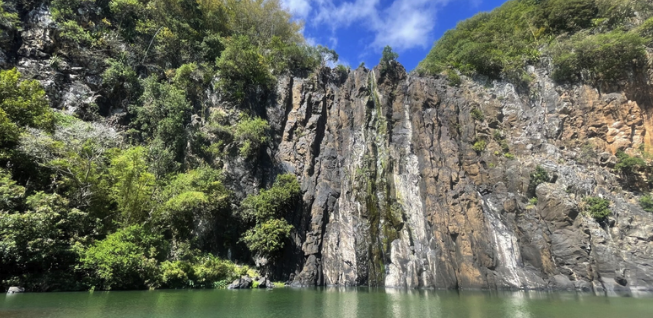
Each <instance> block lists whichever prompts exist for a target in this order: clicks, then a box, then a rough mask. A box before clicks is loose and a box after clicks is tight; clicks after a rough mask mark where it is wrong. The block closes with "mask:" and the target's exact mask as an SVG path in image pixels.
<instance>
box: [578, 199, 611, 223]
mask: <svg viewBox="0 0 653 318" xmlns="http://www.w3.org/2000/svg"><path fill="white" fill-rule="evenodd" d="M583 202H584V210H585V211H586V212H587V213H588V214H589V215H590V216H591V217H593V218H594V219H595V220H597V221H599V222H602V221H604V220H605V218H607V217H608V216H609V215H610V214H611V213H612V212H611V211H610V200H608V199H602V198H599V197H587V198H585V199H584V200H583Z"/></svg>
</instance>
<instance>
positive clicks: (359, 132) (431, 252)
mask: <svg viewBox="0 0 653 318" xmlns="http://www.w3.org/2000/svg"><path fill="white" fill-rule="evenodd" d="M530 73H531V75H532V76H533V77H534V78H535V81H534V82H533V83H532V85H531V87H530V89H529V92H528V93H523V92H522V93H520V92H517V91H516V89H515V88H514V87H513V86H512V85H511V84H509V83H505V82H497V81H489V80H487V79H483V78H477V79H469V78H465V79H464V81H463V83H462V84H461V85H460V86H458V87H452V86H449V85H448V84H447V80H446V79H444V78H434V77H419V76H417V75H412V74H407V73H406V71H405V70H404V69H403V67H401V66H400V65H398V64H393V65H391V66H390V67H389V68H387V70H385V71H383V70H382V69H381V68H380V67H376V68H375V69H373V70H368V69H365V68H358V69H356V70H351V71H350V72H349V74H348V75H347V76H346V77H345V76H344V75H342V74H339V73H337V72H336V71H333V70H330V69H328V68H324V69H322V70H320V71H318V72H317V73H316V74H314V75H313V76H311V77H309V78H283V79H281V80H280V81H279V86H278V91H277V94H276V96H277V102H276V104H275V105H276V106H274V107H269V108H268V110H267V112H268V116H267V117H268V118H270V119H271V120H272V125H273V127H277V128H278V131H277V135H276V140H277V143H276V144H275V146H274V149H272V150H271V153H272V154H273V155H272V157H273V160H274V165H275V166H276V167H278V169H279V171H288V172H292V173H294V174H296V175H297V176H298V177H299V179H300V181H301V185H302V190H303V191H304V195H303V206H302V209H301V210H298V211H296V212H295V215H292V216H289V218H290V219H291V220H292V222H293V224H294V225H295V231H294V233H293V239H292V244H290V246H289V247H288V250H287V251H286V253H285V257H284V259H283V260H282V261H281V262H280V265H279V268H278V270H277V272H278V273H280V274H281V275H282V276H284V278H288V277H290V278H291V279H292V281H293V285H295V286H314V285H336V286H360V285H368V286H386V287H404V288H460V289H473V288H489V289H501V288H518V289H575V290H592V291H595V292H601V293H603V292H605V293H610V292H616V291H640V290H650V289H653V268H652V266H653V214H651V213H648V212H645V211H643V210H642V209H641V208H640V206H639V205H638V204H637V198H638V197H639V195H641V193H639V192H637V191H635V190H633V189H632V187H631V184H629V182H628V180H624V179H623V177H622V176H620V175H618V174H616V173H615V172H614V169H613V167H614V164H615V162H616V160H617V159H616V158H615V156H614V154H615V152H616V151H617V150H618V149H621V150H624V151H626V152H627V153H632V154H634V153H639V152H638V151H639V150H640V149H648V148H647V147H648V146H650V142H648V141H649V140H651V138H650V137H651V136H650V134H651V132H652V130H651V128H652V127H651V125H650V122H651V120H650V118H649V115H648V114H649V113H650V110H651V107H652V106H653V105H648V104H646V103H645V102H641V101H642V100H645V99H642V98H639V100H640V103H641V104H640V103H638V102H637V101H636V100H631V98H630V96H629V95H628V94H627V93H625V92H626V91H628V90H624V91H617V92H610V93H606V92H599V91H598V90H597V89H594V88H592V87H590V86H585V85H577V86H558V85H556V84H555V83H554V82H552V80H550V79H549V77H548V73H547V71H546V70H545V69H534V68H532V69H531V70H530ZM631 90H633V89H632V88H631ZM642 90H647V91H648V92H651V88H650V87H649V86H647V85H646V84H642V85H641V86H640V87H639V88H638V89H635V90H634V91H636V92H638V94H640V95H641V93H642ZM632 99H635V98H632ZM479 112H480V114H482V116H478V113H479ZM474 113H476V114H477V115H473V114H474ZM480 117H482V118H480ZM481 140H482V141H484V142H485V147H484V149H479V147H474V144H477V146H478V142H479V141H481ZM642 145H643V146H642ZM474 148H476V149H474ZM538 165H539V166H541V167H543V168H544V169H545V170H546V171H547V172H548V174H549V176H551V177H552V178H551V182H548V183H543V184H540V185H539V186H537V188H536V189H535V191H534V193H532V194H530V195H529V191H528V186H529V175H530V174H531V173H532V172H533V171H534V170H535V167H536V166H538ZM586 196H600V197H603V198H607V199H609V200H610V201H611V202H612V203H611V211H612V216H611V217H610V218H608V220H607V221H606V222H603V223H599V222H597V221H595V220H594V219H593V218H591V217H590V216H588V215H587V214H586V213H584V212H583V209H582V199H583V198H584V197H586ZM532 197H535V198H537V202H534V200H533V199H532Z"/></svg>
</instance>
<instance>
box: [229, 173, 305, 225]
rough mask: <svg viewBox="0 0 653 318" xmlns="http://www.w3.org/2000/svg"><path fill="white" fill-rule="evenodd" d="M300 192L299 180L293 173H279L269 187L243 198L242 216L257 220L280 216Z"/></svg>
mask: <svg viewBox="0 0 653 318" xmlns="http://www.w3.org/2000/svg"><path fill="white" fill-rule="evenodd" d="M300 194H301V188H300V185H299V182H298V181H297V178H296V177H295V176H294V175H293V174H289V173H288V174H282V175H279V176H277V179H276V181H275V182H274V184H273V185H272V187H271V188H270V189H268V190H261V192H260V193H259V194H258V195H249V196H247V198H245V200H243V202H242V204H241V206H242V214H243V217H244V218H245V219H246V220H253V219H255V220H257V222H264V221H267V220H269V219H272V218H282V217H284V216H285V214H286V212H288V211H289V210H291V209H293V208H294V206H295V204H296V203H297V200H298V199H299V195H300Z"/></svg>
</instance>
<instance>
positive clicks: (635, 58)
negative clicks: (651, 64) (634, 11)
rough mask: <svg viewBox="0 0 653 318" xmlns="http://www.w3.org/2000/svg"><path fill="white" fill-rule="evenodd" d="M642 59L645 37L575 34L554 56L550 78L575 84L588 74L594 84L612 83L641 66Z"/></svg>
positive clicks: (614, 32) (631, 33)
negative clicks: (584, 74)
mask: <svg viewBox="0 0 653 318" xmlns="http://www.w3.org/2000/svg"><path fill="white" fill-rule="evenodd" d="M645 59H646V52H645V50H644V38H642V37H641V36H640V35H639V34H637V33H635V32H623V31H620V30H616V31H612V32H609V33H605V34H596V35H588V36H583V35H577V36H575V37H572V38H571V39H570V42H569V43H565V44H563V45H562V47H560V48H558V50H557V52H556V53H554V56H553V62H554V66H555V70H554V72H553V78H554V79H555V80H557V81H576V80H579V79H581V78H582V76H581V73H583V72H587V73H588V76H589V79H590V80H593V81H595V82H600V81H604V80H605V81H614V80H618V79H622V78H624V77H625V76H626V74H628V72H631V71H634V70H636V67H637V66H641V65H644V64H643V63H644V61H645Z"/></svg>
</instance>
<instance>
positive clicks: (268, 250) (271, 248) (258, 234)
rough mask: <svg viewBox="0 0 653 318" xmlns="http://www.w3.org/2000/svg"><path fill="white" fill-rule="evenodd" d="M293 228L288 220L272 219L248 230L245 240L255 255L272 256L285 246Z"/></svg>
mask: <svg viewBox="0 0 653 318" xmlns="http://www.w3.org/2000/svg"><path fill="white" fill-rule="evenodd" d="M292 228H293V226H292V225H290V224H288V222H286V220H282V219H281V220H280V219H271V220H268V221H265V222H263V223H259V224H257V225H256V227H254V228H253V229H250V230H248V231H247V232H246V233H245V236H244V237H243V242H245V244H247V247H248V248H249V250H250V251H252V252H253V253H254V254H255V255H259V256H263V257H267V258H272V257H275V256H277V254H278V253H279V252H280V251H281V249H282V248H283V247H284V245H285V240H286V239H287V238H288V237H289V236H290V231H291V230H292Z"/></svg>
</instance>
